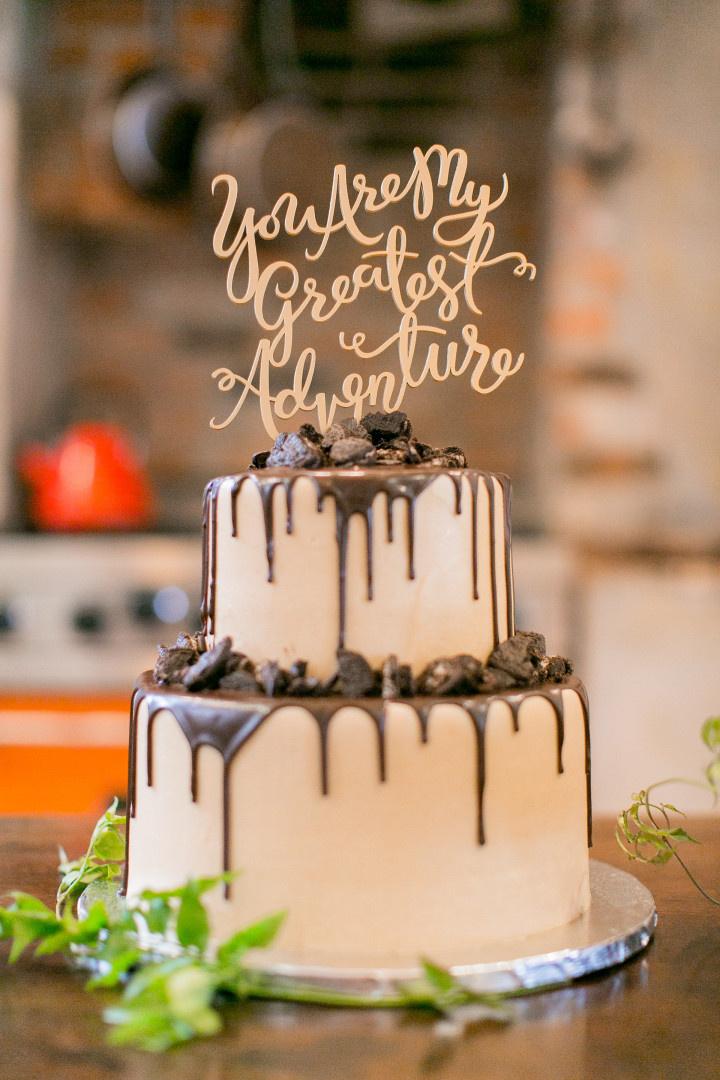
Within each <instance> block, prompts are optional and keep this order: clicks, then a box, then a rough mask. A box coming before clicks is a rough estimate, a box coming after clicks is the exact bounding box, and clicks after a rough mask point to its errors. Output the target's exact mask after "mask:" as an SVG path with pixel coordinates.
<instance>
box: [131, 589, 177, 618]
mask: <svg viewBox="0 0 720 1080" xmlns="http://www.w3.org/2000/svg"><path fill="white" fill-rule="evenodd" d="M189 608H190V601H189V599H188V595H187V593H186V592H185V590H184V589H181V588H179V586H177V585H166V586H165V587H164V588H162V589H138V590H137V591H136V592H134V593H132V595H131V596H130V614H131V615H132V617H133V619H134V620H135V622H137V623H140V625H142V626H155V625H162V624H163V623H164V624H167V625H170V626H175V625H177V624H178V623H182V622H183V620H184V619H185V618H186V617H187V613H188V610H189Z"/></svg>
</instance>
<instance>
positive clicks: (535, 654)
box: [488, 630, 545, 686]
mask: <svg viewBox="0 0 720 1080" xmlns="http://www.w3.org/2000/svg"><path fill="white" fill-rule="evenodd" d="M544 657H545V638H544V637H543V635H542V634H536V633H534V632H532V631H524V630H520V631H518V633H517V634H514V635H513V636H512V637H509V638H508V639H507V640H506V641H502V642H501V643H500V644H499V645H498V646H497V648H496V649H494V650H493V652H492V653H491V654H490V657H489V659H488V667H491V668H497V669H499V670H500V671H505V672H506V673H507V674H508V675H512V677H513V678H514V679H515V681H516V682H517V683H518V684H519V685H521V686H528V685H530V684H532V683H537V682H539V681H540V678H541V662H542V660H543V659H544Z"/></svg>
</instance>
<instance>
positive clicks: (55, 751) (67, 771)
mask: <svg viewBox="0 0 720 1080" xmlns="http://www.w3.org/2000/svg"><path fill="white" fill-rule="evenodd" d="M127 728H128V701H127V698H126V697H125V696H122V697H118V696H108V695H91V696H83V697H78V696H74V695H71V694H56V695H46V694H3V695H0V818H1V816H2V815H3V814H31V815H32V814H56V813H57V814H96V815H97V814H99V813H100V812H101V811H102V810H104V809H105V807H106V806H107V805H108V803H109V802H110V799H111V798H112V797H113V795H118V796H120V797H124V795H125V791H126V788H127V759H128V751H127ZM0 829H2V821H1V820H0Z"/></svg>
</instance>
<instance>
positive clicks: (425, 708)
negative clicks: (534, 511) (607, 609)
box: [126, 673, 592, 896]
mask: <svg viewBox="0 0 720 1080" xmlns="http://www.w3.org/2000/svg"><path fill="white" fill-rule="evenodd" d="M565 689H570V690H574V691H575V692H576V693H577V694H578V697H579V699H580V702H581V705H582V710H583V723H584V729H585V773H586V777H587V780H586V787H587V814H588V845H590V844H591V842H592V837H591V831H590V830H591V816H590V815H591V807H590V744H589V724H588V716H589V714H588V707H587V694H586V692H585V688H584V687H583V685H582V683H581V682H580V681H579V680H578V679H575V678H569V679H567V680H566V681H565V682H564V683H558V684H553V685H552V686H550V685H544V686H537V687H530V688H528V689H525V690H512V691H505V692H502V693H498V694H490V695H487V696H478V697H475V698H470V699H462V698H459V699H453V698H436V699H434V700H431V701H426V700H423V699H408V700H403V701H402V704H406V705H408V706H409V707H410V708H411V709H413V710H414V712H415V714H416V716H417V719H418V724H419V728H420V739H421V742H422V743H423V744H426V743H428V742H429V738H430V734H429V729H430V717H431V713H432V710H433V709H434V708H435V707H436V706H437V705H456V706H458V707H460V708H462V709H464V710H465V712H466V713H467V715H468V716H469V717H470V719H471V720H472V723H473V728H474V731H475V736H476V783H477V835H478V843H479V844H484V843H485V841H486V837H485V823H484V811H483V804H484V795H485V779H486V759H485V730H486V723H487V716H488V711H489V709H490V706H491V705H492V704H493V703H494V702H496V701H502V702H504V703H505V704H506V705H507V706H508V708H509V710H510V715H511V720H512V725H513V730H514V731H515V732H517V731H519V730H520V709H521V706H522V704H523V702H524V701H526V700H528V699H529V698H531V697H542V698H545V700H546V701H548V702H549V703H550V705H551V706H552V709H553V711H554V714H555V728H556V746H557V771H558V773H562V772H563V771H564V769H563V757H562V754H563V743H564V716H565V705H564V700H563V690H565ZM143 701H145V702H146V703H147V710H148V719H147V758H146V776H147V784H148V786H149V787H152V785H153V729H154V721H155V717H156V716H157V714H158V713H159V712H160V711H161V710H163V709H167V710H168V711H169V712H171V713H172V715H173V716H174V717H175V719H176V721H177V723H178V725H179V726H180V729H181V730H182V732H183V734H184V735H185V738H186V739H187V741H188V744H189V746H190V758H191V774H190V796H191V799H192V801H193V802H196V801H197V798H198V782H197V760H198V751H199V749H200V747H201V746H212V747H214V748H215V749H216V750H217V751H218V752H219V753H220V755H221V756H222V759H223V834H222V850H223V870H224V871H227V870H229V869H230V779H229V777H230V767H231V765H232V762H233V760H234V758H235V755H236V754H237V753H238V752H239V751H240V750H241V749H242V747H243V746H245V744H246V743H247V742H248V740H249V739H250V738H251V737H252V736H253V735H254V734H255V732H256V731H257V730H258V729H259V728H260V727H261V725H262V724H263V723H264V722H265V721H266V720H267V719H268V718H269V717H270V716H272V714H273V713H275V712H277V711H278V710H279V709H284V708H288V707H293V708H302V709H305V710H306V711H307V713H308V714H309V715H310V716H312V717H313V719H314V720H315V722H316V724H317V727H318V736H319V755H320V784H321V791H322V794H323V795H328V794H329V792H330V767H329V753H328V736H329V729H330V724H331V722H332V720H333V718H334V717H335V716H336V715H337V713H339V712H341V711H342V709H344V708H346V707H347V706H353V707H355V708H360V709H362V710H363V711H364V712H365V713H366V714H367V715H368V717H369V719H370V720H371V721H372V722H373V723H374V725H375V728H376V731H377V750H378V779H379V781H380V782H385V780H386V779H387V762H386V730H385V707H384V703H383V702H382V701H380V700H378V701H374V700H373V699H367V698H365V699H363V700H357V701H354V700H349V699H345V698H324V699H316V700H313V701H312V702H307V703H304V702H299V701H298V700H296V699H288V698H277V699H274V700H268V699H263V700H257V699H254V700H253V699H247V698H245V699H243V698H241V697H239V696H238V697H236V698H234V697H233V696H232V695H230V694H226V695H224V696H223V697H222V698H221V697H220V696H219V695H218V696H215V695H213V694H204V695H203V696H202V697H198V696H194V695H192V694H189V693H185V692H182V691H169V690H168V691H166V690H164V689H163V688H161V687H158V685H157V684H156V683H155V682H154V681H153V680H152V678H151V676H150V674H149V673H148V674H146V675H144V676H142V678H141V679H140V681H139V683H138V687H137V690H136V691H135V694H134V695H133V700H132V706H131V709H132V712H131V723H130V761H131V766H130V768H131V775H130V782H129V785H128V860H129V840H130V833H129V825H130V819H131V817H134V815H135V805H136V795H135V792H136V782H137V781H136V776H137V768H138V763H137V749H136V747H137V716H138V710H139V708H140V704H141V703H142V702H143ZM126 880H127V866H126ZM225 895H226V896H229V895H230V887H229V885H227V886H226V888H225Z"/></svg>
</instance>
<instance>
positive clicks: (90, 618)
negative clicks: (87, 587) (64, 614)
mask: <svg viewBox="0 0 720 1080" xmlns="http://www.w3.org/2000/svg"><path fill="white" fill-rule="evenodd" d="M72 625H73V629H74V630H76V631H77V632H78V633H79V634H85V635H86V636H87V637H97V636H98V635H100V634H102V633H104V631H105V629H106V626H107V618H106V616H105V612H104V611H103V609H102V608H101V607H98V606H97V605H96V604H83V606H82V607H79V608H76V609H75V611H74V612H73V615H72Z"/></svg>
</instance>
